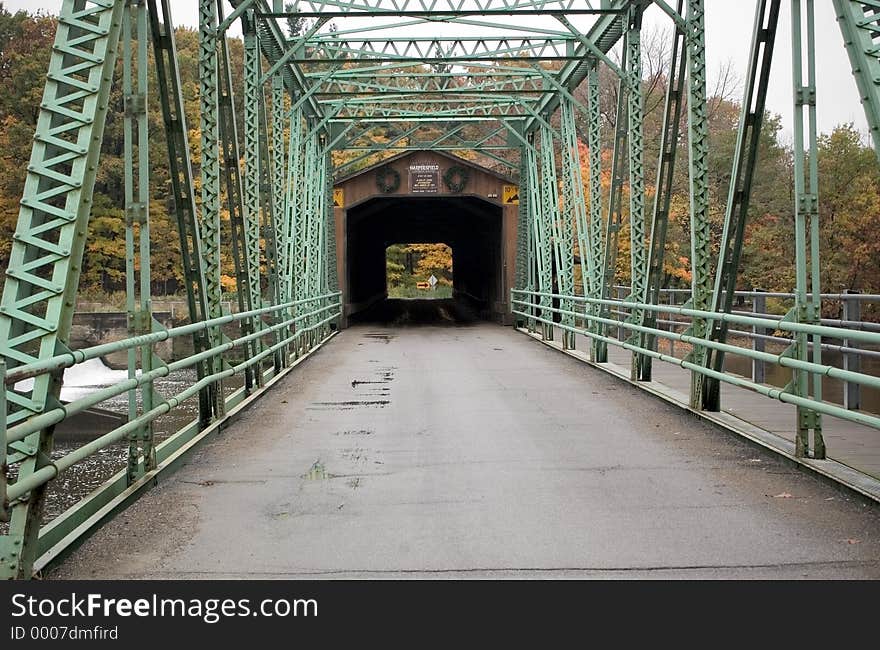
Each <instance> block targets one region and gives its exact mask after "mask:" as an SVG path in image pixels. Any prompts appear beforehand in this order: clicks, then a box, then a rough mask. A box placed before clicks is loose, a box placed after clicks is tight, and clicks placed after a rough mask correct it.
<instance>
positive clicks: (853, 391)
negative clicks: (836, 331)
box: [843, 289, 862, 411]
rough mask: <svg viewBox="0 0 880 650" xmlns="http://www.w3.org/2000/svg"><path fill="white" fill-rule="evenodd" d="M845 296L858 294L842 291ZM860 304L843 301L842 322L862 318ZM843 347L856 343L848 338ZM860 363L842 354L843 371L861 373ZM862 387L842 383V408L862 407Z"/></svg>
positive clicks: (849, 353)
mask: <svg viewBox="0 0 880 650" xmlns="http://www.w3.org/2000/svg"><path fill="white" fill-rule="evenodd" d="M844 293H845V294H858V293H859V292H858V291H850V290H848V289H847V290H846V291H844ZM861 305H862V303H861V302H860V301H859V300H858V299H857V298H844V299H843V320H845V321H858V320H861V318H862V306H861ZM843 345H844V347H847V348H849V347H855V345H856V342H855V341H851V340H850V339H848V338H845V339H843ZM861 367H862V361H861V357H859V355H858V354H855V353H852V352H844V354H843V369H844V370H851V371H853V372H861ZM861 402H862V387H861V386H860V385H859V384H857V383H855V382H852V381H845V382H844V383H843V408H845V409H848V410H851V411H855V410H858V409H860V408H861V407H862V405H861Z"/></svg>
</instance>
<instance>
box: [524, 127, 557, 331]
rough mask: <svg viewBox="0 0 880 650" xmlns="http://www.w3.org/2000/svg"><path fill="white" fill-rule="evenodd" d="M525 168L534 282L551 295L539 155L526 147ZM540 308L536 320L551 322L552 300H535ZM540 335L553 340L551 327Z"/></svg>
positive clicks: (541, 298)
mask: <svg viewBox="0 0 880 650" xmlns="http://www.w3.org/2000/svg"><path fill="white" fill-rule="evenodd" d="M529 140H530V144H531V145H533V141H532V135H531V134H529ZM527 157H528V161H527V167H528V174H529V181H528V185H527V187H526V191H527V192H528V208H529V213H530V215H531V217H530V221H531V222H532V242H533V244H534V249H535V274H536V280H537V286H538V291H540V292H542V293H551V292H552V291H553V269H552V265H553V261H552V259H551V257H552V255H553V253H552V249H551V242H550V229H549V228H548V227H547V224H546V223H545V219H544V204H543V202H542V194H543V193H542V191H541V183H540V180H539V172H538V160H537V158H538V156H537V151H535V148H534V146H529V147H528V148H527ZM538 304H539V306H540V310H539V317H540V318H545V319H547V320H550V319H551V318H552V316H553V315H552V312H550V311H549V310H548V309H547V308H548V307H550V306H551V299H550V298H549V297H547V296H546V295H542V296H540V298H539V300H538ZM541 332H542V336H543V337H544V338H545V339H547V340H553V328H552V327H551V326H550V325H547V324H546V323H544V324H542V327H541Z"/></svg>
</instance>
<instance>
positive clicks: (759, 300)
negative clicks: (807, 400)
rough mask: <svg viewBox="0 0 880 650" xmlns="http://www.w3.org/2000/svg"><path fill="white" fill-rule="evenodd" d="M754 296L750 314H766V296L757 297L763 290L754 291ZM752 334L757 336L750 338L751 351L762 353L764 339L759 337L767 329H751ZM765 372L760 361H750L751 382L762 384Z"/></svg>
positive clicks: (764, 379) (764, 367)
mask: <svg viewBox="0 0 880 650" xmlns="http://www.w3.org/2000/svg"><path fill="white" fill-rule="evenodd" d="M754 291H755V292H756V295H755V296H754V297H753V298H752V312H753V313H755V314H766V313H767V298H766V296H762V295H759V293H758V292H760V293H763V292H764V290H763V289H755V290H754ZM752 333H753V334H756V335H757V336H753V337H752V349H753V350H755V351H756V352H763V351H764V345H765V344H764V339H762V338H761V336H760V335H762V334H766V333H767V328H765V327H752ZM766 375H767V370H766V366H765V365H764V362H763V361H761V360H760V359H752V381H754V382H756V383H758V384H763V383H765V381H766Z"/></svg>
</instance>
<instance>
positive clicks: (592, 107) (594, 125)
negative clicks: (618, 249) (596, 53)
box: [584, 63, 605, 327]
mask: <svg viewBox="0 0 880 650" xmlns="http://www.w3.org/2000/svg"><path fill="white" fill-rule="evenodd" d="M587 112H588V123H587V147H588V148H589V152H590V154H589V156H590V157H589V164H590V227H589V233H590V235H589V244H588V246H589V250H590V254H589V255H588V256H587V276H588V282H587V283H586V284H584V293H585V295H588V296H590V297H591V298H599V297H600V296H601V294H602V252H603V249H602V246H603V243H604V226H605V224H604V221H603V219H602V115H601V113H600V110H599V67H598V64H597V63H594V64H593V66H592V68H591V69H590V74H589V76H588V77H587ZM591 310H592V307H591ZM593 311H595V310H593ZM592 326H593V323H591V324H590V327H592Z"/></svg>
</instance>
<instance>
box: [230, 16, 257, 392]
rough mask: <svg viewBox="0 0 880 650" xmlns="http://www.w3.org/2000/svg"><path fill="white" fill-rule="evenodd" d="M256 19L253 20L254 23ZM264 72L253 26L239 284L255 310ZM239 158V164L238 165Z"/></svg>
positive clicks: (247, 56) (248, 35)
mask: <svg viewBox="0 0 880 650" xmlns="http://www.w3.org/2000/svg"><path fill="white" fill-rule="evenodd" d="M252 24H253V22H252V21H251V23H250V25H252ZM261 73H262V69H261V65H260V51H259V45H258V43H257V33H256V30H254V29H253V28H251V29H248V30H247V31H245V32H244V169H245V175H244V202H243V203H244V206H243V207H244V212H243V222H244V253H245V256H244V257H245V261H246V268H247V276H246V279H247V282H248V285H247V287H246V288H245V287H239V293H244V292H245V291H246V293H247V294H248V302H249V303H250V305H251V308H252V309H259V308H260V307H262V306H263V296H262V289H261V280H262V278H261V273H260V187H261V183H260V163H261V160H260V158H261V155H260V131H261V128H262V125H261V124H260V121H261V120H260V102H261V99H262V94H263V93H262V89H261V88H260V84H259V79H260V75H261ZM237 162H238V161H236V166H237ZM250 329H251V330H252V331H260V330H261V329H262V321H261V320H260V319H259V318H255V319H253V321H252V322H251V323H250ZM261 351H262V342H261V341H260V340H259V339H258V340H256V341H255V342H254V345H253V348H252V354H253V353H256V354H259V353H260V352H261ZM259 370H260V367H259V366H257V373H256V375H257V376H256V383H257V384H258V385H260V384H262V379H261V376H262V373H261V372H259Z"/></svg>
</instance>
